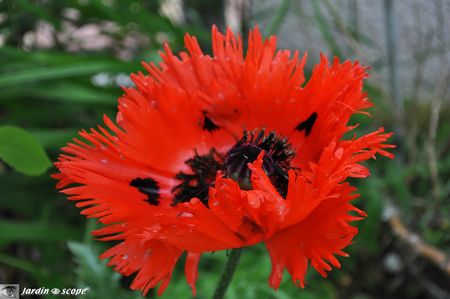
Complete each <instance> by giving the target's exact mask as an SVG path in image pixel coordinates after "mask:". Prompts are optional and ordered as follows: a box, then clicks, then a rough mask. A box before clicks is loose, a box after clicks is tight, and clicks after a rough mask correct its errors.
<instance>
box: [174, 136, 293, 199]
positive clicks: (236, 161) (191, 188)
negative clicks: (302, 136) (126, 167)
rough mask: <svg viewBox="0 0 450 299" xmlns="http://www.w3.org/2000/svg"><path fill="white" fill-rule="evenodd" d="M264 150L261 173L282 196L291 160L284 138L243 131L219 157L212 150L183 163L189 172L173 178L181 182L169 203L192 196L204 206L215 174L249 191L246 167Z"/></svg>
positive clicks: (286, 141)
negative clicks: (234, 142) (240, 136)
mask: <svg viewBox="0 0 450 299" xmlns="http://www.w3.org/2000/svg"><path fill="white" fill-rule="evenodd" d="M262 151H264V152H265V154H264V158H263V170H264V171H265V172H266V174H267V175H268V176H269V178H270V180H271V182H272V184H273V185H274V186H275V187H276V188H277V190H278V192H279V193H280V194H281V195H282V196H286V193H287V187H288V175H287V171H288V170H289V169H290V162H291V160H292V158H293V157H294V151H293V149H292V146H291V145H290V144H289V143H288V140H287V138H280V137H279V136H277V134H276V133H275V132H270V133H268V134H267V135H266V134H265V130H259V131H256V130H255V131H252V132H247V131H244V136H243V137H242V138H241V139H240V140H239V141H237V143H236V144H235V145H234V146H233V147H232V148H231V149H230V150H229V151H228V153H226V154H224V155H221V154H220V153H218V152H217V151H216V150H215V149H214V148H213V149H211V151H210V152H209V153H208V154H206V155H198V154H197V153H196V154H195V155H194V157H193V158H190V159H188V160H187V161H186V162H185V163H186V164H187V165H188V166H189V167H190V168H191V172H189V173H185V172H180V173H178V174H177V175H176V178H177V179H178V180H180V181H181V183H180V184H179V185H178V186H176V187H175V188H174V189H173V190H172V191H173V192H174V200H173V204H177V203H179V202H188V201H189V200H191V198H193V197H197V198H199V199H200V200H201V201H203V202H204V203H205V204H206V203H207V201H208V192H209V187H211V186H214V182H215V179H216V174H217V171H219V170H221V171H223V172H224V174H225V176H227V177H230V178H233V179H234V180H236V181H237V182H238V183H239V185H240V187H241V188H242V189H247V190H248V189H251V188H252V185H251V181H250V175H251V171H250V169H249V168H248V166H247V164H248V163H252V162H254V161H255V160H256V159H257V157H258V155H259V154H260V153H261V152H262Z"/></svg>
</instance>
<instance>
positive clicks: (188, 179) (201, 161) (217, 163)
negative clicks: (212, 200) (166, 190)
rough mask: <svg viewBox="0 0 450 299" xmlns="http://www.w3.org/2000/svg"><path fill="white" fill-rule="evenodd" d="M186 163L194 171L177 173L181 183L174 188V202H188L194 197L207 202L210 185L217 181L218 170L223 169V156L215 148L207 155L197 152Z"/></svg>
mask: <svg viewBox="0 0 450 299" xmlns="http://www.w3.org/2000/svg"><path fill="white" fill-rule="evenodd" d="M185 163H186V164H187V165H188V166H189V167H190V168H191V171H192V173H184V172H180V173H178V174H177V175H176V177H175V178H177V179H178V180H180V181H181V183H180V184H179V185H178V186H176V187H175V188H173V190H172V192H174V194H175V196H174V199H173V204H174V205H176V204H177V203H179V202H188V201H190V200H191V198H193V197H197V198H199V199H200V200H201V201H202V202H203V203H205V204H206V203H207V201H208V192H209V187H210V186H211V184H212V183H213V182H214V181H215V179H216V174H217V171H219V170H221V169H222V164H223V157H222V156H221V155H220V154H219V153H218V152H217V151H216V150H215V149H214V148H213V149H211V150H210V151H209V153H208V154H206V155H201V156H200V155H198V153H195V155H194V157H193V158H190V159H188V160H187V161H186V162H185Z"/></svg>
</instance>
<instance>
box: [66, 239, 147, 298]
mask: <svg viewBox="0 0 450 299" xmlns="http://www.w3.org/2000/svg"><path fill="white" fill-rule="evenodd" d="M68 247H69V250H70V252H72V254H73V255H74V259H75V262H76V263H77V267H76V268H75V272H76V275H77V282H76V283H77V286H78V287H79V288H84V287H89V292H88V293H87V294H86V295H85V296H84V298H86V299H91V298H92V299H96V298H112V299H115V298H117V299H119V298H130V299H133V298H142V296H141V295H140V294H139V292H137V291H136V292H131V291H128V290H124V289H123V288H122V287H121V285H120V278H121V275H120V274H119V273H116V272H114V271H113V270H112V269H111V268H110V267H108V266H106V261H104V260H103V261H102V260H100V259H99V258H98V255H99V252H100V250H99V249H98V248H96V247H94V246H92V245H85V244H83V243H79V242H69V243H68Z"/></svg>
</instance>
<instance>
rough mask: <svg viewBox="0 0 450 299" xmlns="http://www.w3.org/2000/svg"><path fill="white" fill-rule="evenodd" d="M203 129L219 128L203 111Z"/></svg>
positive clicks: (211, 130)
mask: <svg viewBox="0 0 450 299" xmlns="http://www.w3.org/2000/svg"><path fill="white" fill-rule="evenodd" d="M202 129H203V130H207V131H209V132H213V131H215V130H217V129H219V126H218V125H216V124H215V123H214V122H213V121H212V120H211V119H210V118H209V117H208V115H207V114H206V112H203V127H202Z"/></svg>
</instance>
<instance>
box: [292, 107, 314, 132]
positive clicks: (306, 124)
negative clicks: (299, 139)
mask: <svg viewBox="0 0 450 299" xmlns="http://www.w3.org/2000/svg"><path fill="white" fill-rule="evenodd" d="M316 120H317V113H316V112H313V113H311V115H310V116H309V117H308V118H307V119H306V120H305V121H302V122H301V123H299V124H298V126H296V127H295V129H296V130H299V131H300V132H301V131H305V135H306V136H309V134H311V130H312V128H313V126H314V123H315V122H316Z"/></svg>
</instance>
